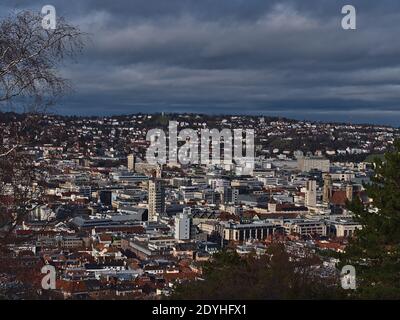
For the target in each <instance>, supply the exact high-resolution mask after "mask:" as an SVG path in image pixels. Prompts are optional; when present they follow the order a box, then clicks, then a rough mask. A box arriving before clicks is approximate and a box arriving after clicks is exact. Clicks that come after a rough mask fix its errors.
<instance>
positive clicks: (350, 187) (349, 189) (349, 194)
mask: <svg viewBox="0 0 400 320" xmlns="http://www.w3.org/2000/svg"><path fill="white" fill-rule="evenodd" d="M346 198H347V200H349V201H350V202H351V201H353V185H352V184H350V183H349V184H348V185H346Z"/></svg>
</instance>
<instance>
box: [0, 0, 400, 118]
mask: <svg viewBox="0 0 400 320" xmlns="http://www.w3.org/2000/svg"><path fill="white" fill-rule="evenodd" d="M52 2H53V3H52V4H53V5H54V6H55V7H56V9H57V12H58V13H59V14H62V15H63V16H65V17H66V18H67V19H69V20H70V21H73V22H74V23H76V24H79V25H80V26H81V28H82V29H83V30H84V31H86V32H88V33H89V34H90V36H91V40H90V41H89V42H88V45H87V48H86V50H85V53H84V55H83V56H82V57H81V59H80V60H79V61H78V62H76V63H75V64H72V65H67V66H64V67H63V71H62V72H63V74H64V75H65V76H66V77H68V78H70V79H71V80H72V83H73V84H74V87H75V93H74V94H73V95H71V96H69V97H66V98H65V99H64V100H63V103H62V105H61V106H60V107H59V111H60V112H62V113H68V114H74V113H78V112H80V113H83V114H104V113H114V112H115V113H132V112H136V111H146V110H147V111H169V110H170V111H189V112H190V111H194V112H198V111H203V112H221V113H222V112H232V113H238V112H239V113H246V111H248V113H265V114H268V112H269V111H271V112H272V113H274V114H275V113H277V112H279V110H281V112H282V114H283V115H285V114H289V115H292V116H296V114H297V115H298V117H302V115H303V114H304V117H305V118H306V116H309V115H310V113H311V112H314V113H315V114H320V115H321V116H320V118H321V120H325V118H326V117H325V118H324V116H323V115H326V114H329V115H330V116H329V119H326V120H334V118H335V113H341V116H340V117H342V113H343V112H348V113H349V114H352V115H354V114H355V113H357V112H359V114H360V117H362V116H363V115H365V117H367V118H368V119H369V118H370V117H371V113H373V112H379V114H380V115H381V116H382V117H384V115H386V114H390V116H389V117H388V119H389V120H388V123H389V122H390V123H392V124H396V123H395V122H396V121H397V120H393V114H396V115H397V114H398V113H397V111H398V110H400V106H399V105H398V101H399V98H400V90H399V89H400V88H399V86H400V73H399V71H400V70H399V69H400V58H399V57H400V43H399V41H398V39H397V38H398V36H397V34H398V31H399V26H398V25H399V23H398V21H400V3H399V1H389V0H383V1H379V2H374V3H373V2H371V1H360V0H353V1H350V2H352V4H354V6H355V7H356V8H357V12H358V15H357V22H358V26H357V27H358V28H357V30H355V31H345V30H342V29H341V27H340V21H341V17H342V15H341V13H340V11H341V7H342V6H343V5H344V4H347V3H348V1H346V2H344V1H328V0H315V1H314V0H310V1H262V0H260V1H256V0H247V1H242V0H229V1H228V0H219V1H208V0H199V1H185V0H179V1H178V0H171V1H165V0H157V1H155V0H153V1H118V0H117V1H103V0H96V1H85V2H84V3H80V2H79V1H75V0H74V1H69V2H68V3H66V2H64V1H52ZM41 5H42V4H41V3H40V1H7V0H6V1H5V2H4V3H3V4H2V5H1V6H2V9H3V11H4V10H6V11H7V10H11V9H24V8H30V9H35V8H36V7H38V8H39V9H40V7H41ZM39 9H38V10H39ZM78 110H79V111H78ZM385 117H386V116H385ZM399 118H400V117H399ZM381 121H383V122H384V121H385V120H384V119H381ZM393 121H394V122H393Z"/></svg>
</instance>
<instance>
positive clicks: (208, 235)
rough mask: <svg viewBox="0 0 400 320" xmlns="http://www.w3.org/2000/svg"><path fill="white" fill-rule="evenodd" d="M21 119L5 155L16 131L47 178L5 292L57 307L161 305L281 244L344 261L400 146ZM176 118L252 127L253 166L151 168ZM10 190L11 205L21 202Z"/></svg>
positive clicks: (387, 140) (356, 137)
mask: <svg viewBox="0 0 400 320" xmlns="http://www.w3.org/2000/svg"><path fill="white" fill-rule="evenodd" d="M24 117H25V115H21V114H15V113H3V114H0V137H1V140H0V142H1V143H2V145H3V147H11V148H12V142H11V141H12V140H11V139H10V138H9V137H10V136H11V135H12V133H13V132H15V131H18V130H21V131H22V132H23V133H24V134H25V135H27V136H29V135H30V138H31V140H30V141H31V143H30V145H28V146H25V147H24V153H26V155H27V156H29V157H32V158H33V159H34V167H35V168H38V169H40V170H41V171H42V176H41V183H40V186H41V190H42V191H41V194H40V197H38V198H37V199H36V201H35V203H30V208H29V216H28V218H27V219H24V221H22V222H21V223H18V224H17V225H16V227H15V228H14V229H13V230H12V231H11V232H12V236H13V239H14V240H13V242H12V243H8V244H7V250H8V252H11V253H12V257H13V258H12V259H11V260H10V259H9V258H8V259H9V260H7V261H5V260H4V259H5V258H4V257H0V261H1V263H3V264H4V263H6V264H8V265H9V266H10V272H3V273H1V274H0V280H1V281H0V293H2V294H5V293H6V294H7V295H8V296H11V297H12V298H18V297H23V296H24V294H26V292H28V291H29V290H34V291H35V292H41V294H43V295H48V296H49V297H53V298H60V299H69V298H73V299H77V298H81V299H99V298H112V299H114V298H115V299H119V298H121V299H124V298H129V299H132V298H133V299H159V298H161V297H164V296H168V295H170V294H171V292H172V290H173V288H174V286H176V285H177V284H178V283H182V282H184V281H201V279H202V265H203V264H204V263H205V262H207V261H209V260H210V259H212V257H213V255H214V254H215V253H216V252H219V251H221V250H225V249H228V250H234V251H236V252H237V253H238V254H239V255H241V256H246V255H249V254H255V255H263V254H265V252H266V249H267V248H268V246H269V245H271V243H273V242H281V243H283V244H284V245H285V248H287V250H290V252H292V253H294V254H299V255H300V254H302V252H304V251H305V250H311V251H313V252H316V253H319V252H320V253H323V252H324V251H325V250H332V251H336V252H343V251H344V250H345V248H346V244H347V243H348V239H349V238H350V237H351V236H352V235H353V233H354V231H355V230H356V229H357V228H360V227H361V226H360V225H359V224H358V223H356V222H355V221H354V220H353V217H352V213H351V212H350V211H349V210H348V209H347V208H346V203H347V201H351V200H352V199H354V198H355V197H358V198H359V199H360V200H361V201H362V202H364V203H367V202H369V201H370V199H368V197H367V196H366V193H365V190H364V188H363V183H368V181H369V179H370V177H371V175H372V173H373V171H372V167H371V164H370V160H371V159H372V157H373V156H374V155H381V154H383V153H384V152H385V151H386V150H389V149H390V148H391V146H392V144H393V141H394V140H395V139H396V138H398V137H400V130H399V129H396V128H392V127H386V126H373V125H355V124H339V123H314V122H309V121H296V120H289V119H282V118H271V117H255V116H254V117H253V116H218V115H216V116H207V115H196V114H152V115H147V114H135V115H123V116H109V117H66V116H57V115H44V116H43V115H42V116H40V119H39V120H38V121H37V125H36V126H34V127H29V128H28V129H24V128H19V127H20V126H22V124H23V123H24V121H23V120H24ZM169 121H177V124H178V129H179V130H182V129H184V128H190V129H193V130H197V131H198V132H200V130H201V129H204V128H210V129H213V128H216V129H218V130H222V129H225V128H226V129H231V130H233V129H243V130H246V129H254V132H255V141H254V143H255V145H254V147H255V148H254V150H255V159H254V169H253V170H252V171H251V173H249V174H246V175H244V174H241V175H237V174H236V173H237V170H236V169H237V168H235V166H236V164H235V162H233V163H230V164H224V163H221V164H218V163H216V162H215V161H213V162H212V163H210V164H209V165H205V164H197V165H193V164H191V165H185V164H182V163H179V162H170V161H169V162H168V163H167V164H165V165H157V164H149V163H148V162H147V161H146V157H145V155H146V150H147V148H148V147H149V144H150V143H149V141H147V140H146V133H147V132H148V131H149V130H151V129H154V128H161V129H165V130H168V123H169ZM8 144H10V146H8ZM2 184H3V186H2V188H0V191H1V192H0V197H1V199H2V203H6V201H7V199H10V201H12V199H11V198H12V197H13V196H14V195H13V193H12V191H11V190H10V189H9V188H8V186H7V180H6V181H3V182H2ZM35 187H37V184H35V183H33V184H32V188H35ZM0 232H1V233H6V232H9V230H6V228H5V229H4V230H0ZM320 256H321V263H320V265H319V267H318V270H319V271H318V272H320V273H321V276H323V275H324V274H330V273H334V272H337V270H336V262H337V261H336V260H335V259H334V258H332V257H328V256H326V255H323V254H321V255H320ZM46 264H48V265H52V266H54V267H55V268H56V286H55V289H54V290H48V291H46V292H45V290H43V289H42V287H41V279H42V278H43V276H44V275H43V274H42V273H41V268H42V267H43V266H44V265H46ZM13 270H14V271H13ZM15 270H22V271H24V272H25V273H26V275H25V278H26V279H29V281H22V280H21V279H20V278H18V277H17V272H15Z"/></svg>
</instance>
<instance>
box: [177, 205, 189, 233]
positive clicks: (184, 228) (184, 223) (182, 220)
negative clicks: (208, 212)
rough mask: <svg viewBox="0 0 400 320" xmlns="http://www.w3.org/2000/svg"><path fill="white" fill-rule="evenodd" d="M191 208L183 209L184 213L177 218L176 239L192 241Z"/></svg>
mask: <svg viewBox="0 0 400 320" xmlns="http://www.w3.org/2000/svg"><path fill="white" fill-rule="evenodd" d="M190 214H191V210H190V208H185V209H183V212H182V213H180V214H179V215H177V216H176V217H175V239H176V240H190V233H191V232H190V231H191V225H192V219H191V217H190Z"/></svg>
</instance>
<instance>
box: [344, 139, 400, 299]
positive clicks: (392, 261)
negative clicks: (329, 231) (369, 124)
mask: <svg viewBox="0 0 400 320" xmlns="http://www.w3.org/2000/svg"><path fill="white" fill-rule="evenodd" d="M365 188H366V192H367V195H368V197H369V198H370V199H371V202H370V203H369V204H368V205H363V204H362V203H361V201H360V199H358V198H355V199H354V201H353V202H352V203H350V204H349V205H348V207H349V209H350V210H351V211H352V212H353V213H354V215H355V220H356V221H358V222H359V223H360V224H361V225H362V229H361V230H358V231H357V232H356V234H355V237H354V238H353V239H352V240H351V241H350V244H349V246H348V247H347V248H346V253H345V254H344V256H343V257H342V261H341V264H342V265H345V264H347V265H353V266H354V267H355V269H356V280H357V290H356V292H355V296H356V297H359V298H367V299H368V298H372V299H399V298H400V141H399V140H398V141H396V142H395V144H394V150H393V151H392V152H388V153H386V154H385V156H384V158H383V159H375V160H374V176H373V177H372V178H371V183H369V184H367V185H365Z"/></svg>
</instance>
